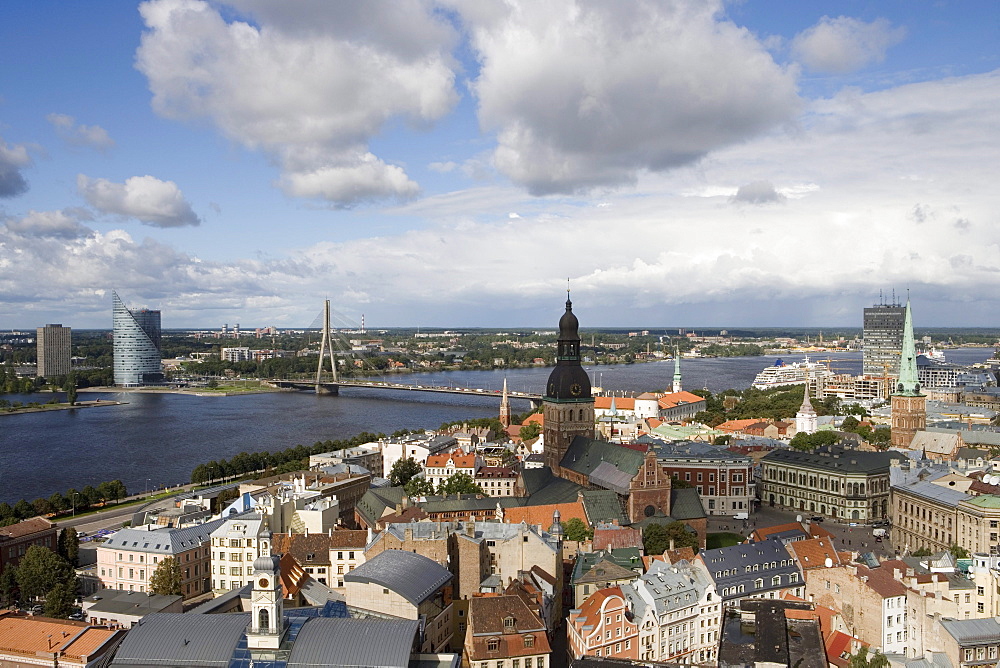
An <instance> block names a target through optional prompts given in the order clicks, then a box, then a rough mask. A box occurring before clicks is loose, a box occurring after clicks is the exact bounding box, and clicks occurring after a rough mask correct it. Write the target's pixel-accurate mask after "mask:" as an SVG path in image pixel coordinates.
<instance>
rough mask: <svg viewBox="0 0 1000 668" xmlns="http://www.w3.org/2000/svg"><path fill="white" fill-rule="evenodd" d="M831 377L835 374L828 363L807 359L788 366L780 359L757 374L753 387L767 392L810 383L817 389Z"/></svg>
mask: <svg viewBox="0 0 1000 668" xmlns="http://www.w3.org/2000/svg"><path fill="white" fill-rule="evenodd" d="M831 377H833V372H832V371H831V370H830V365H829V364H828V363H826V362H810V361H809V358H808V357H806V358H805V360H804V361H802V362H793V363H791V364H786V363H785V362H784V361H783V360H780V359H779V360H775V362H774V364H773V365H772V366H769V367H767V368H765V369H764V370H763V371H761V372H760V373H758V374H757V377H756V378H754V379H753V386H754V387H755V388H757V389H758V390H766V389H769V388H772V387H782V386H784V385H801V384H802V383H805V382H807V381H808V383H809V386H810V387H812V388H813V389H815V388H817V387H822V386H823V384H824V383H825V382H826V381H827V380H828V379H829V378H831Z"/></svg>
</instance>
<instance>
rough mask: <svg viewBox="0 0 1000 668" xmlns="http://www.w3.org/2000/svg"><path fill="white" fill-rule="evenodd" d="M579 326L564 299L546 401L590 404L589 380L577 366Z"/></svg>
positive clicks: (578, 362)
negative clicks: (584, 402)
mask: <svg viewBox="0 0 1000 668" xmlns="http://www.w3.org/2000/svg"><path fill="white" fill-rule="evenodd" d="M579 329H580V323H579V321H578V320H577V319H576V315H574V314H573V302H572V301H570V299H569V295H567V296H566V312H565V313H563V316H562V318H560V319H559V340H558V343H557V348H556V366H555V368H554V369H553V370H552V373H550V374H549V380H548V383H547V384H546V390H545V398H546V399H548V400H555V401H590V400H591V396H590V378H588V377H587V372H586V371H584V369H583V367H582V366H581V365H580V331H579Z"/></svg>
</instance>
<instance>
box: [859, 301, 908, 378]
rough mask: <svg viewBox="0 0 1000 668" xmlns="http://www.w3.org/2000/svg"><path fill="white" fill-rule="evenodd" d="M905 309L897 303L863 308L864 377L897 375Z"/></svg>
mask: <svg viewBox="0 0 1000 668" xmlns="http://www.w3.org/2000/svg"><path fill="white" fill-rule="evenodd" d="M905 318H906V309H905V308H904V307H903V306H900V305H899V304H876V305H875V306H872V307H871V308H866V309H865V314H864V357H863V366H862V372H863V373H864V375H866V376H892V377H893V378H895V377H897V376H899V352H900V350H901V349H902V346H903V321H904V320H905Z"/></svg>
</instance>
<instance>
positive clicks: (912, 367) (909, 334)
mask: <svg viewBox="0 0 1000 668" xmlns="http://www.w3.org/2000/svg"><path fill="white" fill-rule="evenodd" d="M896 394H898V395H901V396H905V397H917V396H921V394H920V381H919V380H918V378H917V347H916V344H915V343H914V342H913V316H912V314H911V313H910V300H909V299H907V300H906V317H905V320H904V321H903V346H902V350H901V351H900V358H899V384H897V385H896Z"/></svg>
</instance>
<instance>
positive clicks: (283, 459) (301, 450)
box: [191, 432, 385, 483]
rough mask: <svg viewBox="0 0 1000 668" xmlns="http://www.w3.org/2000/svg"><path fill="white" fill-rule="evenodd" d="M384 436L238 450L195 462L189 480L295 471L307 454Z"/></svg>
mask: <svg viewBox="0 0 1000 668" xmlns="http://www.w3.org/2000/svg"><path fill="white" fill-rule="evenodd" d="M380 438H385V434H381V433H379V434H372V433H370V432H362V433H360V434H358V435H356V436H352V437H351V438H345V439H339V440H329V439H328V440H326V441H316V442H315V443H313V444H312V445H311V446H305V445H296V446H294V447H290V448H285V449H284V450H279V451H278V452H274V453H270V452H267V451H263V452H241V453H239V454H237V455H234V456H233V457H232V458H231V459H229V460H226V459H219V460H215V459H213V460H212V461H210V462H207V463H205V464H198V466H196V467H194V469H193V470H192V471H191V482H193V483H204V482H208V481H211V480H219V479H221V478H234V477H238V476H242V475H244V474H246V473H255V472H258V471H271V472H272V473H273V474H278V473H285V472H289V471H297V470H299V469H301V468H305V467H307V466H308V465H309V456H310V455H318V454H320V453H323V452H330V451H333V450H343V449H345V448H353V447H355V446H358V445H361V444H362V443H368V442H369V441H377V440H379V439H380Z"/></svg>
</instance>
